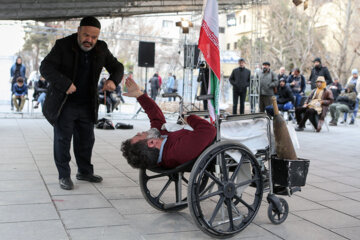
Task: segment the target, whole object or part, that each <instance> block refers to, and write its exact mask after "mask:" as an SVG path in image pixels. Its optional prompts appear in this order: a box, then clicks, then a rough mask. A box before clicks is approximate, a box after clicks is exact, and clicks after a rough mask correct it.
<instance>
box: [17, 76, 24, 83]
mask: <svg viewBox="0 0 360 240" xmlns="http://www.w3.org/2000/svg"><path fill="white" fill-rule="evenodd" d="M16 82H18V83H23V82H24V78H22V77H18V78H17V79H16Z"/></svg>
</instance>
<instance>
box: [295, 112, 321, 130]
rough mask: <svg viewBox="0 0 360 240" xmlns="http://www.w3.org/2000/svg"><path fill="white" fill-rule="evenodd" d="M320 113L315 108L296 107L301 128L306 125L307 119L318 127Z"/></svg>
mask: <svg viewBox="0 0 360 240" xmlns="http://www.w3.org/2000/svg"><path fill="white" fill-rule="evenodd" d="M317 115H318V113H317V111H316V110H315V109H313V108H306V107H298V108H296V109H295V117H296V121H297V124H298V125H299V127H300V128H304V127H305V123H306V120H308V119H309V120H310V122H311V124H312V125H313V126H314V128H315V129H317V125H318V116H317Z"/></svg>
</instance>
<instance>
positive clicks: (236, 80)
mask: <svg viewBox="0 0 360 240" xmlns="http://www.w3.org/2000/svg"><path fill="white" fill-rule="evenodd" d="M250 75H251V72H250V70H249V69H247V68H245V59H243V58H240V59H239V67H238V68H235V69H234V70H233V71H232V73H231V75H230V78H229V81H230V83H231V85H232V86H233V114H236V111H237V104H238V101H239V98H240V114H244V111H245V104H244V103H245V98H246V90H247V87H248V86H250Z"/></svg>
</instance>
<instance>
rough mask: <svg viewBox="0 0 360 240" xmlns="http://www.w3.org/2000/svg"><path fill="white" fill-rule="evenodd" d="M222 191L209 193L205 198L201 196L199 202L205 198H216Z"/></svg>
mask: <svg viewBox="0 0 360 240" xmlns="http://www.w3.org/2000/svg"><path fill="white" fill-rule="evenodd" d="M223 192H224V191H223V190H219V191H216V192H212V193H209V194H208V195H205V196H201V197H200V198H199V200H200V201H202V200H205V199H207V198H210V197H213V196H216V195H220V194H222V193H223Z"/></svg>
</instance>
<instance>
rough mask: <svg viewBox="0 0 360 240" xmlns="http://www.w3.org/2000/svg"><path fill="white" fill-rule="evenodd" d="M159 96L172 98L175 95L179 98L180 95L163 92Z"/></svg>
mask: <svg viewBox="0 0 360 240" xmlns="http://www.w3.org/2000/svg"><path fill="white" fill-rule="evenodd" d="M161 96H162V97H163V98H168V97H174V98H176V97H178V98H180V99H181V97H180V95H178V94H177V93H163V94H162V95H161Z"/></svg>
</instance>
